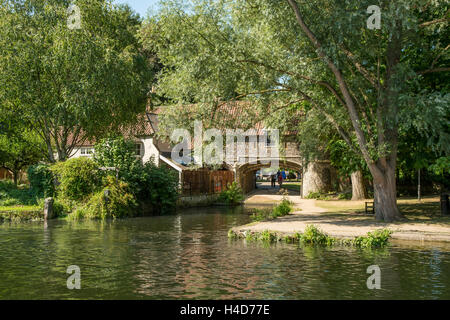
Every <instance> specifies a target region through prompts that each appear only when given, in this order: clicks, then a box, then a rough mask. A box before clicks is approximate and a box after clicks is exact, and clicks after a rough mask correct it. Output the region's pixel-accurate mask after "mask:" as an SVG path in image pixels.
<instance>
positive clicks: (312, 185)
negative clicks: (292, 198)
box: [302, 161, 333, 198]
mask: <svg viewBox="0 0 450 320" xmlns="http://www.w3.org/2000/svg"><path fill="white" fill-rule="evenodd" d="M302 178H303V179H302V189H303V193H302V195H303V197H305V198H306V197H308V195H309V194H310V193H316V192H328V191H331V190H332V189H333V188H332V185H331V170H330V163H329V162H327V161H313V162H310V163H308V165H307V167H306V170H305V171H304V173H303V177H302Z"/></svg>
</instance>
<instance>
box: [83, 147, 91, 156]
mask: <svg viewBox="0 0 450 320" xmlns="http://www.w3.org/2000/svg"><path fill="white" fill-rule="evenodd" d="M93 154H94V148H81V155H82V156H83V157H91V156H92V155H93Z"/></svg>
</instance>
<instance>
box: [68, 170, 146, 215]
mask: <svg viewBox="0 0 450 320" xmlns="http://www.w3.org/2000/svg"><path fill="white" fill-rule="evenodd" d="M107 181H108V183H107V186H106V187H105V188H104V189H103V190H101V191H99V192H97V193H94V194H93V195H92V196H91V198H90V199H89V201H88V202H87V203H86V204H85V205H84V206H82V207H80V208H77V209H76V210H75V211H74V212H73V213H71V214H70V215H69V219H71V220H79V219H100V220H103V219H106V218H114V219H116V218H126V217H132V216H134V215H135V214H136V209H137V202H136V198H135V196H134V195H133V194H132V193H131V192H130V190H129V186H128V184H127V183H125V182H123V181H120V180H119V181H116V180H115V179H114V178H112V177H108V178H107ZM106 193H108V196H106Z"/></svg>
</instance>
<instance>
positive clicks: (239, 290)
mask: <svg viewBox="0 0 450 320" xmlns="http://www.w3.org/2000/svg"><path fill="white" fill-rule="evenodd" d="M248 222H249V216H248V214H244V213H242V208H236V209H234V212H233V210H230V209H225V208H201V209H200V208H198V209H189V210H183V212H181V213H180V214H177V215H170V216H162V217H148V218H136V219H127V220H118V221H104V222H100V221H86V222H68V221H50V222H49V223H48V224H47V225H46V226H44V223H26V224H3V225H0V298H1V299H80V298H95V299H189V298H192V299H378V298H383V299H413V298H414V299H416V298H418V299H420V298H431V299H435V298H437V299H444V298H445V299H449V298H450V289H449V288H448V284H450V250H447V248H446V247H445V246H438V245H436V246H421V245H411V244H408V245H407V246H404V245H403V244H399V245H397V244H395V245H394V246H392V247H390V248H387V249H379V250H358V249H353V248H343V247H333V248H317V247H299V246H296V245H287V244H282V243H278V244H275V245H268V244H264V243H253V242H246V241H243V240H237V241H232V240H229V239H228V238H227V231H228V230H229V228H231V227H233V226H237V225H241V224H245V223H248ZM373 264H377V265H379V266H380V268H381V290H368V289H367V286H366V280H367V278H368V276H369V274H367V273H366V269H367V267H368V266H370V265H373ZM69 265H78V266H79V267H80V268H81V290H68V289H67V287H66V280H67V277H68V276H69V275H68V274H66V269H67V267H68V266H69Z"/></svg>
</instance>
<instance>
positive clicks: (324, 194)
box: [305, 192, 332, 200]
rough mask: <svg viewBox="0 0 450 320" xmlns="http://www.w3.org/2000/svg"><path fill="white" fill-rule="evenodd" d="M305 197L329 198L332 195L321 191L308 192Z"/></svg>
mask: <svg viewBox="0 0 450 320" xmlns="http://www.w3.org/2000/svg"><path fill="white" fill-rule="evenodd" d="M305 198H306V199H315V200H331V199H332V197H331V196H330V194H328V193H322V192H310V193H309V194H308V195H307V196H306V197H305Z"/></svg>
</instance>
